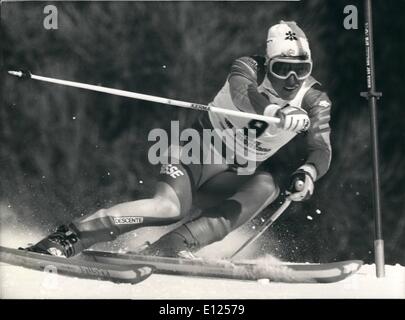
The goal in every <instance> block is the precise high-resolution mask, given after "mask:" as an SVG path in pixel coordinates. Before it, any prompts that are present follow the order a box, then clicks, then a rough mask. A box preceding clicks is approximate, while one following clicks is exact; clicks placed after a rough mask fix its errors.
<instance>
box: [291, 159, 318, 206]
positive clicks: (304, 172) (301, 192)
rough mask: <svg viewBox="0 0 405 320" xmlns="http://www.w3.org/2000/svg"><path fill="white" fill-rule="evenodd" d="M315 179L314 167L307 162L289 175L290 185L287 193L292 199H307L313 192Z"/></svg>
mask: <svg viewBox="0 0 405 320" xmlns="http://www.w3.org/2000/svg"><path fill="white" fill-rule="evenodd" d="M315 179H316V169H315V168H314V167H313V166H312V165H309V164H306V165H303V166H301V167H300V168H298V170H297V171H295V172H294V173H293V174H292V175H291V180H290V186H289V187H288V189H287V195H288V197H289V198H290V200H292V201H304V200H308V199H309V198H310V197H311V196H312V194H313V193H314V181H315Z"/></svg>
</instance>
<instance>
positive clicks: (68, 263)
mask: <svg viewBox="0 0 405 320" xmlns="http://www.w3.org/2000/svg"><path fill="white" fill-rule="evenodd" d="M0 262H5V263H8V264H12V265H16V266H20V267H24V268H29V269H34V270H40V271H48V272H54V273H57V274H61V275H67V276H71V277H77V278H84V279H96V280H107V281H112V282H117V283H121V282H122V283H131V284H134V283H138V282H140V281H143V280H145V279H146V278H148V277H149V276H150V275H151V274H152V272H153V270H154V267H153V266H152V265H150V264H147V263H134V264H125V265H119V264H118V265H116V264H113V263H108V262H94V261H93V262H89V261H82V260H80V259H67V258H62V257H55V256H51V255H47V254H41V253H35V252H30V251H25V250H18V249H11V248H6V247H1V246H0Z"/></svg>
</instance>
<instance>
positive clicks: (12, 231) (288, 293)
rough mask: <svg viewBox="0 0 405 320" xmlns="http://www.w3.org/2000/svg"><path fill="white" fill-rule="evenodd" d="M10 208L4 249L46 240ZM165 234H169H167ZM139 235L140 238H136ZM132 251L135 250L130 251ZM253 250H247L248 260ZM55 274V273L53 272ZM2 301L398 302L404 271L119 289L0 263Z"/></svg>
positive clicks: (175, 279)
mask: <svg viewBox="0 0 405 320" xmlns="http://www.w3.org/2000/svg"><path fill="white" fill-rule="evenodd" d="M7 205H8V204H0V212H2V215H1V218H2V221H3V222H5V221H7V222H8V224H10V225H12V226H13V228H8V227H6V226H5V224H3V225H2V226H1V232H0V244H1V245H2V246H8V247H12V248H16V247H19V246H23V245H26V244H27V243H29V242H31V243H33V242H35V241H38V240H39V239H41V238H42V237H43V236H44V235H45V234H44V233H43V231H40V230H37V229H36V228H35V227H33V226H30V228H29V229H25V228H21V227H18V228H17V227H16V226H21V224H19V223H18V221H16V217H15V215H13V214H12V211H11V210H10V208H7V207H8V206H7ZM161 232H162V228H160V229H159V228H145V230H144V229H142V230H140V231H139V232H137V233H130V234H127V236H126V239H127V240H128V239H131V238H132V239H134V238H136V239H137V243H138V245H139V243H144V241H146V240H151V241H153V240H154V239H157V238H158V237H159V236H160V235H161ZM165 232H167V230H166V231H165ZM135 235H136V237H135ZM248 237H249V234H247V233H243V232H234V233H232V234H230V235H229V236H228V237H227V238H225V239H224V240H223V241H222V242H218V243H214V244H212V245H210V246H207V247H206V248H204V249H203V250H200V252H199V255H200V256H206V257H211V258H216V256H217V257H224V256H227V255H229V254H230V253H232V252H233V250H234V247H235V246H238V245H240V244H241V243H243V242H244V241H246V239H247V238H248ZM128 249H131V248H128ZM252 250H255V249H254V246H251V247H249V248H247V250H246V252H245V253H246V254H249V253H251V252H252ZM51 271H52V270H51ZM0 298H3V299H4V298H6V299H72V298H74V299H329V298H336V299H340V298H354V299H356V298H370V299H374V298H400V299H405V267H404V266H401V265H398V264H397V265H395V266H393V265H387V266H386V277H385V278H380V279H378V278H376V276H375V266H374V265H363V266H362V267H361V269H360V270H359V271H358V272H357V273H356V274H354V275H352V276H350V277H349V278H347V279H345V280H343V281H340V282H336V283H329V284H317V283H306V284H297V283H277V282H272V281H271V280H270V281H269V280H266V279H260V280H258V281H240V280H225V279H218V278H202V277H181V276H169V275H159V274H154V275H152V276H151V277H149V278H148V279H146V280H145V281H143V282H141V283H138V284H136V285H130V284H115V283H112V282H107V281H97V280H86V279H78V278H71V277H66V276H59V275H56V274H54V273H49V272H41V271H35V270H29V269H25V268H22V267H17V266H12V265H7V264H4V263H0Z"/></svg>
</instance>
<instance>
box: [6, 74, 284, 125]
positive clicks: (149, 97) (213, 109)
mask: <svg viewBox="0 0 405 320" xmlns="http://www.w3.org/2000/svg"><path fill="white" fill-rule="evenodd" d="M8 73H9V74H10V75H13V76H16V77H19V78H27V79H33V80H38V81H44V82H50V83H55V84H60V85H63V86H68V87H75V88H81V89H86V90H92V91H97V92H103V93H107V94H112V95H116V96H121V97H127V98H132V99H138V100H144V101H151V102H157V103H162V104H167V105H172V106H177V107H181V108H188V109H194V110H201V111H209V112H215V113H222V114H227V115H230V116H235V117H239V118H246V119H256V120H261V121H265V122H267V123H276V124H278V123H280V122H281V120H280V118H277V117H267V116H264V115H259V114H254V113H248V112H242V111H236V110H230V109H224V108H219V107H214V106H210V105H203V104H199V103H192V102H186V101H180V100H174V99H168V98H162V97H157V96H152V95H148V94H142V93H136V92H131V91H125V90H119V89H113V88H107V87H102V86H96V85H92V84H87V83H81V82H74V81H67V80H61V79H55V78H49V77H42V76H38V75H35V74H32V73H30V72H28V71H8Z"/></svg>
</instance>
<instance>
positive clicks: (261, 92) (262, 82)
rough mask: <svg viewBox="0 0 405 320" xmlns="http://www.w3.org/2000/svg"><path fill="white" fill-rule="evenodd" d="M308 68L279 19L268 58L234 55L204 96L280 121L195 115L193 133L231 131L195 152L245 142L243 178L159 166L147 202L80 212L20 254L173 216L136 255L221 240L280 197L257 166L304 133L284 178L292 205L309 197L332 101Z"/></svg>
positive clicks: (292, 31)
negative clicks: (248, 161)
mask: <svg viewBox="0 0 405 320" xmlns="http://www.w3.org/2000/svg"><path fill="white" fill-rule="evenodd" d="M312 65H313V62H312V58H311V50H310V48H309V44H308V40H307V37H306V36H305V34H304V32H303V31H302V30H301V29H300V28H299V27H298V26H297V24H296V23H295V22H284V21H281V22H280V23H279V24H276V25H274V26H272V27H271V28H270V29H269V31H268V37H267V47H266V54H265V55H264V56H259V55H255V56H249V57H242V58H239V59H236V60H235V61H234V62H233V64H232V66H231V70H230V73H229V75H228V77H227V79H226V81H225V84H224V86H223V88H222V89H221V90H220V91H219V92H218V94H217V95H216V97H215V98H214V100H213V101H212V102H211V104H212V105H213V106H217V107H221V108H228V109H231V110H237V111H243V112H250V113H256V114H260V115H266V116H270V117H279V118H280V119H281V123H280V124H277V125H275V124H268V123H266V122H262V121H258V120H250V121H249V119H242V118H238V117H234V116H228V115H223V114H217V113H213V112H209V113H202V115H201V117H200V118H199V119H198V121H196V123H195V124H194V126H193V127H194V128H195V129H197V130H200V131H201V130H202V129H217V130H218V129H219V130H224V129H231V130H227V131H226V133H227V134H228V135H229V134H231V135H232V134H233V137H232V139H231V140H232V141H235V143H229V141H230V140H229V139H225V137H224V136H222V137H221V139H223V143H222V145H221V146H220V148H218V146H217V145H214V144H210V148H208V149H206V150H208V151H206V152H205V154H203V157H204V158H207V157H209V156H212V155H218V154H219V155H221V156H222V157H224V150H226V151H227V152H229V151H231V152H233V154H234V159H235V158H239V159H240V158H241V157H242V158H243V157H246V154H245V153H243V154H240V150H239V149H238V148H235V145H238V144H239V145H243V146H244V148H245V149H246V148H247V149H248V151H249V150H250V151H252V152H253V154H254V155H255V159H254V160H255V163H256V166H255V168H254V170H251V171H250V172H248V174H243V175H241V174H238V173H240V171H238V170H243V169H244V167H243V165H240V164H239V163H240V162H239V163H238V162H236V163H235V162H233V163H221V164H207V163H205V162H204V161H202V163H192V164H185V163H181V162H180V163H179V164H178V162H173V163H169V164H164V165H162V168H161V171H160V179H159V181H158V183H157V186H156V192H155V195H154V196H153V197H152V198H149V199H142V200H137V201H130V202H125V203H121V204H118V205H115V206H113V207H111V208H108V209H101V210H98V211H97V212H95V213H92V214H89V215H87V216H84V217H81V218H78V219H76V220H74V221H73V222H71V223H70V224H68V225H63V226H61V227H59V228H57V230H56V231H55V232H54V233H52V234H51V235H49V236H47V237H46V238H45V239H43V240H41V241H40V242H38V243H37V244H35V245H33V246H30V247H28V248H27V250H29V251H35V252H41V253H47V254H52V255H58V256H65V257H70V256H73V255H75V254H78V253H80V252H81V251H82V250H83V249H85V248H88V247H90V246H91V245H93V244H95V243H98V242H103V241H111V240H114V239H116V237H117V236H118V235H120V234H123V233H126V232H129V231H133V230H135V229H138V228H141V227H146V226H163V225H169V224H173V223H176V222H179V221H185V223H183V224H182V225H181V226H180V227H178V228H177V229H175V230H174V231H172V232H170V233H168V234H166V235H164V236H163V237H162V238H161V239H159V240H158V241H157V242H156V243H154V244H152V245H151V246H150V247H149V248H147V249H146V250H145V251H144V253H146V254H159V255H164V256H176V255H179V253H180V252H193V251H195V250H198V249H200V248H202V247H204V246H206V245H208V244H210V243H213V242H215V241H219V240H221V239H223V238H224V237H225V236H226V235H227V234H229V233H230V232H231V231H233V230H235V229H236V228H238V227H239V226H241V225H243V224H245V223H246V222H248V221H249V220H251V219H252V218H253V217H254V216H255V215H257V214H258V213H259V212H260V211H262V210H263V209H264V208H266V207H267V206H268V205H269V204H270V203H272V202H273V201H274V200H275V199H276V198H277V197H278V195H279V187H278V185H277V184H276V183H275V181H274V179H273V176H272V174H271V173H270V172H268V171H265V170H263V169H262V167H263V166H262V164H263V163H264V162H265V161H266V160H267V159H268V158H270V157H271V156H272V155H274V154H275V153H276V152H277V151H278V150H279V149H280V148H281V147H283V146H284V145H286V144H287V143H288V142H289V141H291V140H292V139H293V138H294V137H295V136H297V135H298V134H300V133H303V132H305V135H306V141H307V145H308V156H307V159H306V161H305V162H304V163H303V164H302V165H301V166H300V167H299V168H298V169H297V170H295V171H294V172H293V173H292V174H291V183H290V186H289V188H288V192H289V197H290V198H291V199H292V200H293V201H302V200H306V199H308V198H309V197H310V196H311V195H312V194H313V191H314V182H315V181H317V180H319V178H321V177H322V176H323V175H324V174H325V173H326V172H327V170H328V168H329V165H330V161H331V145H330V140H329V135H330V127H329V119H330V109H331V102H330V100H329V98H328V96H327V94H326V93H325V92H323V91H322V90H321V89H320V88H319V86H320V84H319V83H318V82H317V81H316V80H315V79H314V78H313V77H312V76H311V72H312ZM244 128H245V129H246V128H248V129H253V130H255V135H254V136H253V137H252V136H251V135H249V136H247V137H246V136H241V135H240V132H241V130H242V132H243V129H244ZM172 147H175V146H172ZM238 150H239V151H238ZM248 154H252V153H248ZM172 160H173V159H172ZM177 160H178V159H177ZM297 180H301V181H303V182H304V187H303V188H302V189H301V190H300V191H298V190H296V188H295V185H296V184H295V182H296V181H297ZM207 191H208V192H210V193H211V194H215V195H216V197H213V198H212V199H214V198H216V202H215V201H214V202H212V203H211V202H210V201H207V199H205V201H202V205H201V206H200V207H201V208H202V210H201V212H200V213H199V215H198V216H197V217H193V218H192V219H191V218H189V219H188V221H187V217H190V211H191V209H192V206H193V204H195V203H196V199H198V198H199V196H200V195H204V194H207ZM218 195H219V196H220V197H219V198H220V199H219V201H218ZM208 199H209V198H208ZM198 205H200V204H198Z"/></svg>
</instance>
